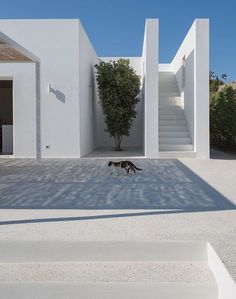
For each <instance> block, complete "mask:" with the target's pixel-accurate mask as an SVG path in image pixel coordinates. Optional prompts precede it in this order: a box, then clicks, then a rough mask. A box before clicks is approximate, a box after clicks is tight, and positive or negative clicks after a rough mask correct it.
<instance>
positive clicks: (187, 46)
mask: <svg viewBox="0 0 236 299" xmlns="http://www.w3.org/2000/svg"><path fill="white" fill-rule="evenodd" d="M195 32H196V30H195V24H193V25H192V26H191V28H190V30H189V31H188V33H187V35H186V37H185V38H184V40H183V42H182V44H181V46H180V48H179V49H178V51H177V53H176V55H175V57H174V59H173V60H172V63H171V65H172V69H173V72H174V73H176V79H177V82H178V86H179V90H180V93H181V97H182V99H183V102H184V110H185V115H186V119H187V123H188V127H189V132H190V136H191V139H192V142H193V143H194V84H195V81H194V55H195V54H194V51H195V46H196V39H195ZM184 57H185V86H183V82H182V70H183V65H182V62H183V58H184Z"/></svg>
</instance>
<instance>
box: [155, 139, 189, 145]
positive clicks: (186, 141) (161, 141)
mask: <svg viewBox="0 0 236 299" xmlns="http://www.w3.org/2000/svg"><path fill="white" fill-rule="evenodd" d="M159 144H192V142H191V139H190V138H163V137H161V138H159Z"/></svg>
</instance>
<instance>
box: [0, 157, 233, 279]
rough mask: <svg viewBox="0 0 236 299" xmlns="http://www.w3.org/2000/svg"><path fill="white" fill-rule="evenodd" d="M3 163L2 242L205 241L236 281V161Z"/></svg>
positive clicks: (0, 175)
mask: <svg viewBox="0 0 236 299" xmlns="http://www.w3.org/2000/svg"><path fill="white" fill-rule="evenodd" d="M215 158H216V159H211V160H207V161H206V160H196V159H181V160H175V159H170V160H165V159H158V160H152V159H132V161H134V163H135V164H136V165H137V166H138V167H141V168H143V170H142V171H140V172H137V174H136V175H130V176H126V175H125V173H122V172H121V174H120V176H115V175H111V174H110V172H111V169H109V168H108V167H107V166H106V165H107V162H108V160H106V159H95V158H87V159H80V160H79V159H66V160H52V159H50V160H49V159H45V160H41V161H36V160H31V159H27V160H26V159H25V160H23V159H0V239H2V240H11V239H17V240H19V239H20V240H80V241H87V240H103V241H105V240H106V241H107V240H148V241H151V240H152V241H155V240H204V241H205V240H206V241H210V242H211V243H212V245H213V246H214V247H215V249H216V250H217V252H218V254H219V255H220V257H221V258H222V260H223V262H224V263H225V264H226V266H227V268H228V270H229V271H230V273H231V274H232V275H233V277H234V278H235V280H236V209H235V207H236V160H234V157H233V156H229V155H223V156H221V155H218V153H217V152H216V155H215Z"/></svg>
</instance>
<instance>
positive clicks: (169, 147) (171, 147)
mask: <svg viewBox="0 0 236 299" xmlns="http://www.w3.org/2000/svg"><path fill="white" fill-rule="evenodd" d="M159 150H160V151H171V152H173V151H192V150H193V145H192V144H168V143H162V144H160V145H159Z"/></svg>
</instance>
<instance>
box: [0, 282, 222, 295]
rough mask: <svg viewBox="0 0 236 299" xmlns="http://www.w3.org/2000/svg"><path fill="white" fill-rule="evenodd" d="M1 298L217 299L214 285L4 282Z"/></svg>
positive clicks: (0, 285) (1, 285)
mask: <svg viewBox="0 0 236 299" xmlns="http://www.w3.org/2000/svg"><path fill="white" fill-rule="evenodd" d="M0 288H1V295H0V298H1V299H3V298H4V299H6V298H10V299H19V298H24V299H25V298H34V299H45V298H50V299H65V298H66V299H78V298H79V299H91V298H96V299H111V298H112V299H120V298H123V299H144V298H148V299H157V298H158V299H173V298H176V299H180V298H181V299H190V298H191V299H217V298H218V297H217V296H218V294H217V293H218V292H217V287H216V286H215V285H214V284H203V285H199V284H174V283H172V284H169V283H167V284H152V283H147V282H146V283H137V284H133V283H125V284H124V283H123V284H120V283H119V284H100V283H96V284H91V283H87V284H78V283H76V284H63V283H47V284H43V283H38V284H35V283H6V284H0Z"/></svg>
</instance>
